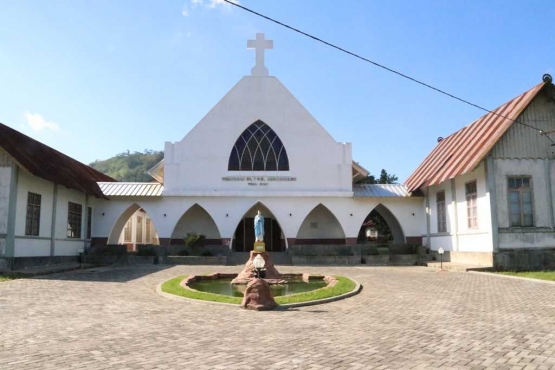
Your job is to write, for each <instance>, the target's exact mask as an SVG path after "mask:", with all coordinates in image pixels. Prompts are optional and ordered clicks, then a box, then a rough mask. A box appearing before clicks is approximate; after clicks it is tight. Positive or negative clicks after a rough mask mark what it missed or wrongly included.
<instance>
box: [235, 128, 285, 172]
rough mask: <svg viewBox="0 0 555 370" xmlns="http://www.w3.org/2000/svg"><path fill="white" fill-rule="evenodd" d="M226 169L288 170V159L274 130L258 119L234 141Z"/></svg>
mask: <svg viewBox="0 0 555 370" xmlns="http://www.w3.org/2000/svg"><path fill="white" fill-rule="evenodd" d="M227 169H228V171H289V159H288V158H287V151H286V150H285V147H284V146H283V143H282V142H281V140H280V139H279V137H278V136H277V135H276V133H275V132H274V130H272V129H271V128H270V126H268V125H267V124H265V123H264V122H262V121H260V120H258V121H256V122H255V123H253V124H252V125H250V126H249V127H248V128H247V129H246V130H245V131H243V133H242V134H241V136H239V138H238V139H237V141H236V142H235V145H234V146H233V148H232V149H231V154H230V155H229V164H228V166H227Z"/></svg>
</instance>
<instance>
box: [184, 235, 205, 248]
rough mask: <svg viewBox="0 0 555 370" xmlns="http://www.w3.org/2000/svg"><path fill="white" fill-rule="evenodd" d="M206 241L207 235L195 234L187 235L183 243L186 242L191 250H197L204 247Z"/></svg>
mask: <svg viewBox="0 0 555 370" xmlns="http://www.w3.org/2000/svg"><path fill="white" fill-rule="evenodd" d="M205 240H206V235H203V234H197V233H195V232H192V233H187V234H186V235H185V238H183V241H184V242H185V246H186V247H187V248H190V249H191V250H193V251H194V250H197V249H198V248H199V247H202V246H203V245H204V241H205Z"/></svg>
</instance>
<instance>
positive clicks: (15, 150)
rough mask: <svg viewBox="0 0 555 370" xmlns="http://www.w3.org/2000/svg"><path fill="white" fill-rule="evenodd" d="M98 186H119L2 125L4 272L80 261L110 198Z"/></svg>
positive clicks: (0, 246)
mask: <svg viewBox="0 0 555 370" xmlns="http://www.w3.org/2000/svg"><path fill="white" fill-rule="evenodd" d="M98 181H103V182H112V181H115V180H114V179H112V178H111V177H109V176H106V175H104V174H102V173H100V172H98V171H96V170H94V169H93V168H91V167H89V166H86V165H84V164H82V163H80V162H78V161H76V160H74V159H72V158H70V157H68V156H66V155H64V154H62V153H60V152H58V151H56V150H54V149H52V148H50V147H48V146H46V145H44V144H42V143H40V142H38V141H36V140H34V139H31V138H30V137H28V136H26V135H24V134H22V133H20V132H18V131H16V130H14V129H12V128H10V127H8V126H6V125H3V124H0V271H1V270H2V269H3V268H8V269H20V268H24V267H26V266H35V265H45V264H51V263H63V262H65V261H72V262H74V261H76V256H77V255H78V254H79V252H80V251H82V250H84V249H85V248H86V247H87V246H88V244H89V243H90V240H91V235H92V218H93V217H94V208H95V201H96V200H97V199H104V198H106V197H105V196H104V194H103V193H102V191H101V190H100V187H99V186H98V184H97V182H98Z"/></svg>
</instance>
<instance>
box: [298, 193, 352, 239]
mask: <svg viewBox="0 0 555 370" xmlns="http://www.w3.org/2000/svg"><path fill="white" fill-rule="evenodd" d="M295 244H298V245H309V244H345V232H344V231H343V228H342V227H341V224H340V223H339V221H338V220H337V218H336V217H335V215H334V214H333V213H332V212H331V211H330V210H329V209H328V208H327V207H326V206H324V205H323V204H322V203H320V204H318V205H317V206H316V207H314V208H313V209H312V211H310V213H309V214H308V215H307V216H306V217H305V219H304V221H303V223H302V224H301V227H300V228H299V232H298V233H297V239H296V241H295Z"/></svg>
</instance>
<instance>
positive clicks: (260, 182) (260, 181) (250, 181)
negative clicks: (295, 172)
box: [222, 176, 297, 186]
mask: <svg viewBox="0 0 555 370" xmlns="http://www.w3.org/2000/svg"><path fill="white" fill-rule="evenodd" d="M222 180H223V181H240V182H246V183H247V185H248V186H268V184H269V183H270V182H276V181H297V178H296V177H291V176H224V177H222Z"/></svg>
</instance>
